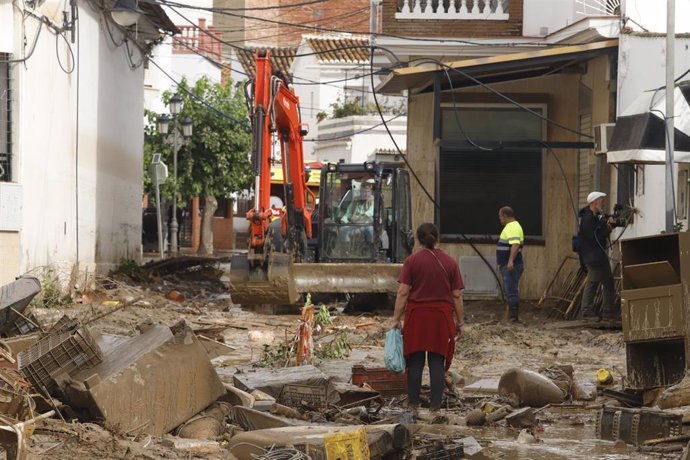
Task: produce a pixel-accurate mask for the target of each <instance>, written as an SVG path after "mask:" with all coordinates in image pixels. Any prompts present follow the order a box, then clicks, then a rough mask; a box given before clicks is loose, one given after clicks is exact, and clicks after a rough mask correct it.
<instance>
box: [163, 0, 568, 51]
mask: <svg viewBox="0 0 690 460" xmlns="http://www.w3.org/2000/svg"><path fill="white" fill-rule="evenodd" d="M161 4H163V5H165V6H175V7H178V8H185V9H193V10H202V11H210V12H217V13H218V14H223V15H226V16H233V17H237V18H242V19H249V20H252V21H259V22H266V23H270V24H277V25H284V26H291V27H295V28H300V29H308V30H318V31H320V32H335V33H345V34H355V35H357V34H359V35H361V34H366V35H373V36H375V37H387V38H399V39H403V40H409V41H419V42H433V43H459V44H465V45H475V46H504V47H514V46H541V47H543V46H545V45H547V44H546V43H544V42H543V41H541V42H503V43H491V42H478V41H472V40H464V39H457V38H451V39H447V38H441V39H439V38H426V37H407V36H403V35H397V34H390V33H384V32H373V33H372V32H361V31H353V30H346V29H336V28H326V27H317V26H309V25H306V24H298V23H292V22H287V21H279V20H276V19H267V18H261V17H257V16H248V15H244V14H238V13H232V12H229V11H218V9H217V8H213V7H200V6H194V5H189V4H186V3H179V2H175V1H171V0H161ZM568 44H569V43H566V42H563V43H559V45H561V46H566V45H568ZM575 44H581V43H575Z"/></svg>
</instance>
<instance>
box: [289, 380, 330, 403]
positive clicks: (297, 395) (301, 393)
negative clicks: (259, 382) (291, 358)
mask: <svg viewBox="0 0 690 460" xmlns="http://www.w3.org/2000/svg"><path fill="white" fill-rule="evenodd" d="M278 401H279V402H280V403H281V404H283V405H285V406H289V407H300V406H302V405H303V404H302V403H304V404H306V405H307V406H309V407H311V408H314V409H323V408H325V407H326V406H327V405H328V394H327V388H326V383H324V384H323V385H300V384H296V383H289V384H287V385H285V386H283V390H282V391H281V392H280V397H279V398H278Z"/></svg>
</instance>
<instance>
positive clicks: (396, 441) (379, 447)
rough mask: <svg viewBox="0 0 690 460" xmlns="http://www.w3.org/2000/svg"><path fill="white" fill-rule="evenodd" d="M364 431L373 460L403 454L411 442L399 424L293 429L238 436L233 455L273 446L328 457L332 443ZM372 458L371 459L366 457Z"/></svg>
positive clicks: (232, 442) (248, 455) (246, 455)
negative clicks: (328, 445)
mask: <svg viewBox="0 0 690 460" xmlns="http://www.w3.org/2000/svg"><path fill="white" fill-rule="evenodd" d="M361 430H364V432H365V433H366V439H367V443H368V449H369V455H370V456H371V458H382V457H385V456H387V455H391V454H395V453H397V452H402V451H403V450H404V449H406V448H408V447H409V445H410V442H411V438H410V432H409V430H408V429H407V428H406V427H405V426H403V425H400V424H392V425H367V426H364V427H362V426H361V425H360V426H325V425H320V426H292V427H284V428H273V429H267V430H257V431H248V432H245V433H239V434H237V435H235V436H234V437H233V438H232V439H231V440H230V443H229V450H230V452H231V453H232V454H233V455H235V456H236V457H237V458H252V457H251V456H252V455H256V454H259V453H261V451H262V450H263V449H267V448H269V447H270V446H288V445H291V446H294V447H295V448H297V449H299V450H300V451H302V452H304V453H307V454H308V455H309V454H313V455H314V456H315V457H316V458H325V449H326V448H327V444H329V443H337V442H340V441H341V440H342V439H343V438H345V436H342V437H338V436H337V435H348V436H347V438H350V439H352V437H353V435H356V434H358V433H360V432H361ZM365 458H369V457H365Z"/></svg>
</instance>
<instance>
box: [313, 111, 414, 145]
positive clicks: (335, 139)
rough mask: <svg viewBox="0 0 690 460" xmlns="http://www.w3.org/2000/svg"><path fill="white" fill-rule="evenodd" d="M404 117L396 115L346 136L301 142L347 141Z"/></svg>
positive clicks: (404, 114) (403, 114) (403, 115)
mask: <svg viewBox="0 0 690 460" xmlns="http://www.w3.org/2000/svg"><path fill="white" fill-rule="evenodd" d="M405 116H407V114H406V113H400V114H398V115H396V116H394V117H392V118H389V119H388V120H385V121H382V122H381V123H378V124H375V125H372V126H370V127H368V128H364V129H361V130H359V131H355V132H353V133H350V134H346V135H343V136H334V137H329V138H325V139H320V138H318V137H317V138H316V139H303V141H304V142H326V141H337V140H340V139H347V138H348V137H352V136H354V135H356V134H362V133H366V132H367V131H371V130H373V129H376V128H378V127H379V126H383V125H384V124H385V123H390V122H391V121H393V120H396V119H398V118H400V117H405Z"/></svg>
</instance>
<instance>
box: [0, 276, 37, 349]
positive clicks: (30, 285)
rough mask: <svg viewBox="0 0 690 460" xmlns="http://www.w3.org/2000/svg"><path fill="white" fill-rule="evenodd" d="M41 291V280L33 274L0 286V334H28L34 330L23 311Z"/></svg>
mask: <svg viewBox="0 0 690 460" xmlns="http://www.w3.org/2000/svg"><path fill="white" fill-rule="evenodd" d="M39 292H41V282H40V281H39V280H38V278H34V277H32V276H20V277H19V278H17V279H16V280H14V281H12V282H11V283H9V284H6V285H4V286H0V335H3V336H11V335H17V334H26V333H29V332H31V331H32V330H33V325H32V323H31V322H30V321H27V319H26V317H25V316H24V315H23V312H24V310H25V309H26V307H27V306H28V305H29V303H30V302H31V299H33V298H34V297H35V296H36V294H38V293H39Z"/></svg>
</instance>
